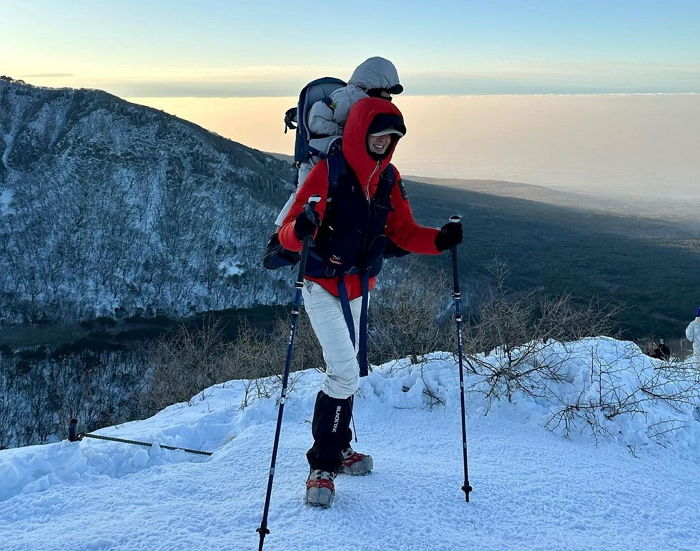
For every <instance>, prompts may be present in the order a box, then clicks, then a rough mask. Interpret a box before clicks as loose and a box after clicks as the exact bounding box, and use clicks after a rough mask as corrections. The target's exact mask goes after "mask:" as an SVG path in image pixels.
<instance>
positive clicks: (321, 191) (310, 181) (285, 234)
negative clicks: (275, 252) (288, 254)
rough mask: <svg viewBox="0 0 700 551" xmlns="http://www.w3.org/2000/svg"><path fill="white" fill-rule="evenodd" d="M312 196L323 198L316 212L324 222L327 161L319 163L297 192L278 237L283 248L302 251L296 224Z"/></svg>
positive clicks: (326, 194) (326, 193)
mask: <svg viewBox="0 0 700 551" xmlns="http://www.w3.org/2000/svg"><path fill="white" fill-rule="evenodd" d="M312 195H320V196H321V201H320V202H319V203H318V204H317V205H316V207H314V210H315V211H316V212H317V213H318V215H319V219H320V220H323V215H324V213H325V212H326V199H327V197H328V164H327V163H326V162H325V161H321V162H319V163H317V164H316V165H315V166H314V167H313V168H312V169H311V172H310V173H309V175H308V177H307V178H306V180H305V181H304V183H303V184H302V185H301V187H300V188H299V189H298V190H297V194H296V198H295V199H294V203H293V204H292V208H291V209H289V213H288V214H287V216H286V217H285V219H284V221H283V222H282V226H281V227H280V231H279V234H278V236H279V240H280V243H281V244H282V246H283V247H284V248H285V249H287V250H289V251H295V252H299V251H301V247H302V242H301V240H300V239H298V238H297V236H296V234H295V233H294V223H295V222H296V217H297V216H298V215H299V213H300V212H301V211H302V209H303V208H304V205H305V204H306V203H307V202H308V200H309V197H311V196H312Z"/></svg>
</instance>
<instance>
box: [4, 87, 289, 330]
mask: <svg viewBox="0 0 700 551" xmlns="http://www.w3.org/2000/svg"><path fill="white" fill-rule="evenodd" d="M291 175H292V174H291V168H290V166H289V164H288V163H287V164H286V163H283V162H281V161H278V160H276V159H274V158H272V157H271V156H269V155H266V154H264V153H261V152H259V151H256V150H254V149H250V148H248V147H245V146H243V145H241V144H238V143H235V142H233V141H231V140H228V139H224V138H222V137H220V136H217V135H215V134H212V133H210V132H208V131H206V130H204V129H203V128H201V127H199V126H197V125H195V124H192V123H190V122H187V121H184V120H182V119H178V118H177V117H174V116H171V115H168V114H166V113H163V112H161V111H158V110H155V109H151V108H148V107H143V106H139V105H134V104H131V103H128V102H126V101H124V100H122V99H120V98H118V97H115V96H113V95H110V94H107V93H105V92H102V91H99V90H84V89H83V90H74V89H48V88H39V87H35V86H30V85H28V84H24V83H23V82H21V81H13V80H12V79H9V78H7V77H3V78H2V79H1V80H0V322H27V321H29V320H32V319H41V318H49V319H54V320H56V319H58V320H64V321H65V320H71V319H79V318H85V317H94V316H97V315H115V313H116V314H133V313H134V312H144V313H163V314H167V315H182V314H186V313H189V312H191V311H201V310H208V309H222V308H232V307H245V306H250V305H253V304H264V303H272V302H279V301H281V300H282V295H281V294H280V293H281V290H282V289H284V290H286V289H287V285H286V283H283V282H282V281H281V280H284V281H286V279H285V278H286V276H287V274H283V273H274V272H269V271H267V270H264V269H263V268H262V267H261V265H260V262H259V257H260V253H261V251H262V250H263V246H264V242H265V238H266V237H267V233H268V232H269V231H270V230H271V228H272V224H271V220H273V219H274V216H275V214H276V212H277V211H278V209H279V207H280V206H281V204H283V203H284V200H285V199H286V197H287V196H288V194H287V191H284V188H285V187H286V186H287V185H288V184H287V182H289V181H290V179H291Z"/></svg>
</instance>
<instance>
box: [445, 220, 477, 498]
mask: <svg viewBox="0 0 700 551" xmlns="http://www.w3.org/2000/svg"><path fill="white" fill-rule="evenodd" d="M461 219H462V217H461V216H452V217H450V223H451V224H459V222H460V220H461ZM450 252H451V253H452V281H453V291H452V298H453V299H454V302H455V324H456V326H457V357H458V360H459V400H460V406H461V408H462V409H461V412H462V457H463V458H464V485H463V486H462V491H463V492H464V496H465V497H466V499H467V503H469V492H471V491H472V487H471V486H470V485H469V466H468V463H467V415H466V408H465V406H464V369H463V367H462V366H463V362H462V311H461V310H462V307H461V303H462V295H461V294H460V292H459V271H458V269H457V245H452V247H450Z"/></svg>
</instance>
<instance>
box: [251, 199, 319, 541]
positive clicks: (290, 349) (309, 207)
mask: <svg viewBox="0 0 700 551" xmlns="http://www.w3.org/2000/svg"><path fill="white" fill-rule="evenodd" d="M320 200H321V197H320V196H319V195H312V196H311V197H310V198H309V201H308V202H307V204H306V205H305V206H304V211H305V212H306V216H307V217H309V220H311V221H314V220H315V219H316V217H315V214H314V212H313V209H314V206H315V205H316V203H318V202H319V201H320ZM310 245H311V236H310V235H307V236H306V237H304V241H303V245H302V248H301V257H300V259H299V270H298V272H297V280H296V283H294V287H295V288H296V292H295V294H294V305H293V306H292V314H291V318H292V321H291V327H290V330H289V341H288V343H287V360H286V361H285V364H284V375H283V376H282V393H281V395H280V401H279V407H278V410H277V427H276V428H275V440H274V444H273V445H272V459H271V461H270V474H269V476H268V479H267V493H266V495H265V508H264V509H263V517H262V522H261V523H260V528H258V529H257V530H256V532H257V533H258V534H260V546H259V547H258V550H259V551H262V548H263V542H264V540H265V536H266V535H267V534H269V533H270V530H268V529H267V515H268V513H269V512H270V498H271V496H272V481H273V479H274V477H275V464H276V463H277V449H278V446H279V441H280V431H281V429H282V415H284V402H285V398H286V394H287V381H288V379H289V369H290V367H291V365H292V355H293V353H294V335H295V334H296V329H297V320H298V319H299V309H300V308H301V290H302V288H303V287H304V272H305V271H306V258H307V257H308V255H309V247H310Z"/></svg>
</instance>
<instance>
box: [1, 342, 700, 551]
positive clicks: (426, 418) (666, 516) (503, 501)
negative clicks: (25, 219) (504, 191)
mask: <svg viewBox="0 0 700 551" xmlns="http://www.w3.org/2000/svg"><path fill="white" fill-rule="evenodd" d="M629 345H630V343H622V342H620V341H614V340H613V339H605V338H600V339H586V340H585V341H579V342H577V343H573V344H570V345H568V346H564V345H560V344H557V343H555V344H554V345H553V346H550V347H543V349H542V350H541V351H540V352H539V353H540V355H542V356H544V355H548V354H549V355H556V354H562V353H563V351H564V350H568V351H569V352H570V353H571V354H570V356H568V357H567V360H566V363H565V367H566V370H565V371H566V372H567V378H566V380H565V381H562V382H561V383H560V384H561V385H562V394H564V395H565V394H566V393H567V392H570V393H577V394H576V395H588V394H591V395H593V394H595V393H596V392H599V391H600V390H601V389H603V386H604V385H602V383H601V381H602V379H603V378H601V377H599V378H598V380H597V381H596V380H593V379H592V378H590V377H589V378H587V377H585V376H584V375H583V374H584V373H585V370H586V369H589V368H590V358H591V357H593V356H591V355H590V351H591V350H595V351H596V354H595V357H596V358H599V359H600V360H601V361H602V362H603V363H605V362H613V361H614V362H615V364H616V366H617V367H618V370H617V371H616V373H617V374H618V375H619V381H620V384H622V385H623V387H624V388H627V386H625V385H631V386H629V388H632V387H633V386H634V384H636V382H639V380H641V379H643V378H644V377H646V376H647V375H648V374H649V373H651V372H653V371H654V369H655V368H658V367H659V366H660V364H658V363H656V360H651V359H648V358H646V357H642V356H638V355H629V356H621V354H620V352H621V351H626V350H629V349H630V348H629ZM586 350H587V351H588V352H589V356H588V358H589V360H588V363H586V361H584V358H585V354H584V351H586ZM486 359H488V360H489V361H492V362H497V361H499V351H495V352H493V353H492V354H490V355H489V356H487V357H486ZM606 365H607V364H606ZM321 378H322V374H321V373H319V372H316V371H314V370H308V371H304V372H300V373H293V374H292V377H291V391H290V393H289V395H288V398H287V401H286V405H285V415H284V424H283V427H282V436H281V442H280V450H279V454H278V461H277V468H276V471H275V480H274V487H273V492H272V502H271V507H270V515H269V519H268V527H269V529H270V534H269V535H268V536H267V537H266V539H265V549H268V550H287V551H295V550H315V549H319V550H321V549H322V550H329V549H332V550H336V549H356V550H379V549H381V550H387V551H390V550H402V551H403V550H409V549H410V550H412V549H416V550H418V549H420V550H422V549H430V550H454V549H479V550H480V551H483V550H519V551H520V550H524V551H529V550H550V549H556V550H581V551H583V550H591V549H606V550H612V551H617V550H649V551H651V550H654V551H658V550H687V551H691V550H698V549H700V497H698V496H700V422H699V421H698V419H697V418H696V417H694V416H693V407H692V406H687V407H685V408H680V409H679V410H676V411H674V412H673V414H674V415H675V417H676V419H677V420H678V421H679V422H680V425H681V428H679V429H678V430H676V431H673V433H671V434H669V435H666V437H665V440H664V441H663V442H662V443H663V444H664V445H663V446H659V445H656V444H655V443H654V442H653V438H650V436H649V431H648V427H649V426H653V425H654V423H656V422H658V420H659V419H662V418H663V417H664V416H666V415H667V414H668V413H669V411H668V406H666V405H664V404H663V403H657V402H654V401H651V402H648V403H646V404H645V408H646V413H645V414H644V415H637V414H634V415H633V414H629V415H620V416H618V417H613V418H612V419H610V420H607V421H606V422H608V425H607V426H606V428H607V432H606V434H607V436H605V437H601V436H600V435H598V438H597V440H594V438H593V437H592V436H591V434H590V433H589V432H587V431H586V428H585V423H584V426H581V427H578V429H577V431H576V432H572V433H570V435H569V436H570V437H569V438H563V437H562V434H561V433H559V432H552V431H549V430H546V429H545V428H544V425H545V424H546V423H547V421H548V419H550V417H551V415H552V411H553V408H554V407H555V404H553V403H548V402H547V401H546V400H544V399H543V398H542V397H540V398H530V397H528V396H526V395H525V394H522V393H521V394H517V393H516V394H514V395H513V396H512V400H511V401H507V400H501V401H497V402H493V403H490V404H489V403H488V402H487V401H486V399H485V398H484V394H483V391H484V388H485V387H484V381H483V380H480V379H479V378H478V377H476V376H473V375H469V376H467V388H468V390H469V391H468V392H467V396H466V403H467V408H468V411H469V419H468V454H469V480H470V483H471V484H472V486H473V487H474V490H473V492H472V493H471V496H470V502H469V503H467V502H466V501H465V499H464V493H463V492H462V491H461V489H460V488H461V486H462V483H463V480H464V475H463V464H462V448H461V428H460V406H459V391H458V382H457V381H458V379H457V368H456V365H455V361H454V359H453V357H452V356H451V355H447V354H439V353H436V354H433V355H432V356H431V357H430V358H429V359H428V361H427V363H425V364H423V365H418V366H411V365H410V364H409V363H408V362H407V361H406V360H402V361H399V362H392V363H389V364H386V365H383V366H379V367H377V368H375V370H374V371H373V372H372V373H370V375H369V376H368V377H366V378H364V379H362V381H361V389H360V391H359V392H358V396H357V399H356V406H355V426H356V428H357V433H358V437H359V442H357V443H356V444H355V447H356V449H358V450H359V451H364V452H371V453H372V455H373V457H374V462H375V470H374V472H373V473H372V474H371V475H369V476H365V477H348V476H340V477H338V478H337V480H336V489H337V496H336V501H335V503H334V505H333V508H332V509H330V510H321V509H314V508H309V507H307V506H306V505H305V504H304V503H303V493H304V480H305V478H306V474H307V471H308V467H307V464H306V461H305V457H304V453H305V451H306V449H307V448H308V447H309V445H310V443H311V442H310V440H311V435H310V432H311V428H310V417H311V413H312V410H313V404H314V400H315V395H316V392H317V391H318V388H319V387H320V382H321ZM245 387H246V382H245V381H232V382H229V383H226V384H223V385H217V386H215V387H212V388H210V389H207V390H206V391H204V392H202V393H201V394H199V395H198V396H196V397H194V398H193V399H192V400H191V401H190V402H189V403H188V404H176V405H173V406H170V407H168V408H166V409H165V410H163V411H161V412H160V413H158V414H157V415H155V416H154V417H152V418H150V419H146V420H142V421H134V422H131V423H127V424H124V425H120V426H115V427H109V428H105V429H102V430H100V431H97V432H98V433H99V434H103V435H111V436H117V437H120V438H127V439H134V440H142V441H148V442H157V443H159V444H166V445H172V446H180V447H187V448H195V449H202V450H207V451H213V452H214V454H213V455H212V456H210V457H205V456H198V455H192V454H186V453H184V452H179V451H175V452H173V451H169V450H165V449H163V448H161V447H159V446H158V445H154V446H152V447H140V446H131V445H124V444H119V443H114V442H106V441H101V440H95V439H89V438H86V439H83V440H82V441H81V442H79V443H70V442H59V443H55V444H49V445H45V446H34V447H27V448H17V449H10V450H4V451H2V452H0V481H1V483H0V533H2V534H3V538H2V540H3V549H4V550H7V551H19V550H29V549H41V550H42V551H46V550H66V551H68V550H70V551H75V550H83V551H88V550H101V551H104V550H111V549H114V550H117V549H118V550H120V551H121V550H159V549H163V550H166V549H167V550H169V551H170V550H180V549H181V550H197V549H209V550H219V549H222V550H223V549H226V550H239V549H241V550H242V549H257V546H258V542H259V536H258V534H257V533H256V531H255V530H256V528H258V527H259V526H260V522H261V518H262V509H263V504H264V499H265V489H266V485H267V478H268V469H269V461H270V454H271V447H272V440H273V435H274V429H275V423H276V419H277V406H276V400H275V398H276V397H277V395H278V392H274V393H273V394H272V397H271V398H260V399H254V400H249V401H248V405H247V407H245V408H242V407H241V405H242V403H243V401H244V398H245V397H246V388H245ZM426 391H429V393H430V394H432V395H433V396H435V397H437V398H438V399H439V400H441V401H443V402H444V405H443V404H435V403H434V402H435V401H434V400H432V401H431V400H430V399H429V396H428V394H427V393H426ZM248 398H250V396H248ZM431 402H432V403H433V405H432V406H431ZM696 406H697V404H696ZM631 447H633V449H634V454H632V453H630V451H629V450H630V449H631Z"/></svg>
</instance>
